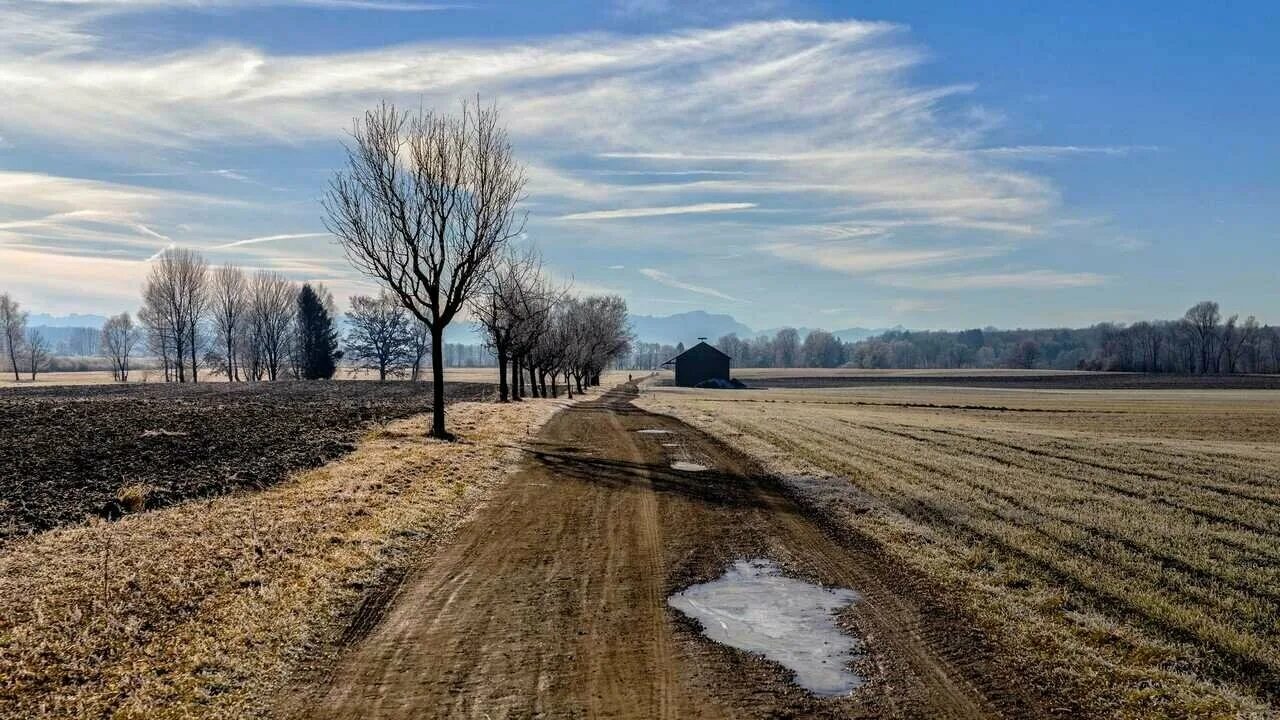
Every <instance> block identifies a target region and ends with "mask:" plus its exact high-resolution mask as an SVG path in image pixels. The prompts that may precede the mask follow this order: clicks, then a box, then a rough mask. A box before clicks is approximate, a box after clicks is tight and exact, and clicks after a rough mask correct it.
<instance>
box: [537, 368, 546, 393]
mask: <svg viewBox="0 0 1280 720" xmlns="http://www.w3.org/2000/svg"><path fill="white" fill-rule="evenodd" d="M538 384H539V385H540V386H541V388H542V393H541V394H542V397H543V399H545V398H546V397H547V371H546V370H539V371H538Z"/></svg>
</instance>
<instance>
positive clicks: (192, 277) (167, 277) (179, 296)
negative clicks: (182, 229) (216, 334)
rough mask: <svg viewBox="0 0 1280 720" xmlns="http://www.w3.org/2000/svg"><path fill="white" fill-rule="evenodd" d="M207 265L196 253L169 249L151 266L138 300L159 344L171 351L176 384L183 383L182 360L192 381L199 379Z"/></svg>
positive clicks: (184, 371) (182, 249)
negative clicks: (189, 368) (188, 370)
mask: <svg viewBox="0 0 1280 720" xmlns="http://www.w3.org/2000/svg"><path fill="white" fill-rule="evenodd" d="M207 278H208V264H207V263H206V262H205V260H204V258H203V257H201V256H200V253H198V252H194V251H192V250H187V249H185V248H171V249H169V250H165V251H164V252H163V253H161V254H160V257H158V258H156V260H155V261H154V262H153V263H152V265H151V272H150V273H149V274H148V275H147V280H146V285H145V286H144V287H143V292H142V298H143V305H144V307H145V315H143V314H142V313H140V315H143V317H144V318H146V320H145V321H146V322H147V324H148V325H149V326H152V327H153V328H154V329H155V331H156V332H157V333H158V334H159V336H160V337H159V340H160V342H161V344H162V345H163V346H164V347H166V348H167V349H166V351H165V352H166V360H167V358H168V349H171V350H172V351H173V363H174V367H175V369H176V371H177V379H178V382H186V381H187V377H188V375H187V370H186V367H185V366H186V361H187V359H188V357H189V358H190V361H191V374H190V378H191V381H192V382H196V381H197V380H198V379H199V375H198V372H199V371H198V369H197V368H198V366H199V361H198V349H199V344H200V336H199V332H200V322H201V320H202V319H203V317H204V313H205V309H206V306H207V303H208V299H207V296H206V292H205V291H206V284H207Z"/></svg>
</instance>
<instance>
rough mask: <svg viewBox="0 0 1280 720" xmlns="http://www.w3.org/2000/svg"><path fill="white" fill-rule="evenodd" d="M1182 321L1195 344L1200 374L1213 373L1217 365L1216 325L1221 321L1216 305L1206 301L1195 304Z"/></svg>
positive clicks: (1220, 314)
mask: <svg viewBox="0 0 1280 720" xmlns="http://www.w3.org/2000/svg"><path fill="white" fill-rule="evenodd" d="M1183 319H1184V320H1185V321H1186V323H1187V328H1188V329H1189V330H1190V337H1191V339H1192V341H1193V342H1194V343H1195V349H1196V356H1197V358H1198V360H1199V368H1200V372H1202V373H1210V372H1214V371H1215V369H1216V365H1217V345H1218V323H1219V322H1220V321H1221V320H1222V313H1221V311H1219V309H1218V303H1216V302H1210V301H1208V300H1206V301H1204V302H1200V303H1196V304H1195V305H1193V306H1191V309H1189V310H1187V314H1186V316H1185V317H1184V318H1183Z"/></svg>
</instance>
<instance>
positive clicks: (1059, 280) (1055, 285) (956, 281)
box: [880, 270, 1107, 290]
mask: <svg viewBox="0 0 1280 720" xmlns="http://www.w3.org/2000/svg"><path fill="white" fill-rule="evenodd" d="M880 282H881V283H883V284H885V285H889V286H891V287H899V288H910V289H913V290H988V289H1004V290H1054V289H1062V288H1080V287H1093V286H1095V285H1102V284H1104V283H1106V282H1107V276H1105V275H1099V274H1097V273H1090V272H1078V273H1064V272H1055V271H1053V270H1023V271H1018V272H1002V273H948V274H941V275H906V276H895V277H885V278H881V280H880Z"/></svg>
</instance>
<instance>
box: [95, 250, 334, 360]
mask: <svg viewBox="0 0 1280 720" xmlns="http://www.w3.org/2000/svg"><path fill="white" fill-rule="evenodd" d="M334 315H335V309H334V302H333V297H332V295H331V294H330V293H329V292H328V291H327V290H326V289H325V288H324V286H323V285H317V286H314V287H313V286H312V285H310V284H304V285H302V286H299V285H298V284H296V283H294V282H292V281H290V280H288V279H287V278H285V277H284V276H283V275H281V274H279V273H276V272H271V271H268V270H260V271H258V272H255V273H253V274H249V273H246V272H245V271H244V270H243V269H241V268H238V267H235V266H232V265H226V266H223V267H219V268H216V269H214V270H212V271H211V270H210V269H209V266H208V263H207V262H206V261H205V260H204V258H203V257H201V255H200V253H198V252H195V251H192V250H188V249H183V248H178V249H169V250H166V251H165V252H163V253H161V255H160V256H159V257H158V258H157V259H156V260H155V261H153V262H152V265H151V270H150V273H149V274H148V276H147V279H146V282H145V284H144V286H143V292H142V309H141V310H139V311H138V319H139V321H140V325H141V328H140V330H141V332H139V329H135V327H134V325H133V322H132V321H131V319H130V318H129V316H128V315H127V314H125V315H118V316H116V317H113V318H111V319H110V320H108V321H107V323H106V324H105V325H104V327H103V329H102V345H103V347H104V349H105V350H106V352H107V353H108V357H109V358H110V360H111V364H112V367H113V374H114V375H115V377H116V379H117V380H127V379H128V373H129V357H130V353H131V351H132V349H133V347H134V345H135V344H136V343H137V342H138V340H139V339H140V338H141V339H145V342H146V344H147V347H148V349H149V350H150V351H151V353H152V354H154V355H155V356H156V357H157V358H159V359H160V362H161V366H162V367H163V369H164V378H165V381H166V382H169V381H177V382H193V383H194V382H198V381H199V377H200V368H201V367H202V366H203V367H205V368H207V369H209V370H210V371H211V372H213V373H215V374H218V375H223V376H225V377H226V378H227V379H228V380H229V381H232V382H238V381H245V380H251V381H259V380H276V379H278V378H280V377H282V376H286V375H288V376H292V377H294V378H296V379H303V380H316V379H321V378H329V377H332V376H333V374H334V371H335V369H336V361H337V360H338V359H339V358H340V357H341V352H340V351H339V350H338V332H337V328H336V327H335V324H334Z"/></svg>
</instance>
